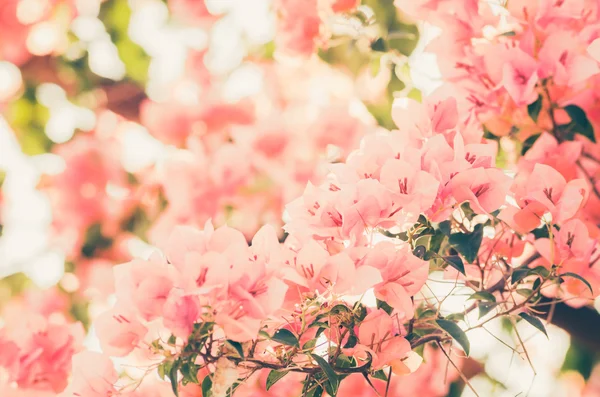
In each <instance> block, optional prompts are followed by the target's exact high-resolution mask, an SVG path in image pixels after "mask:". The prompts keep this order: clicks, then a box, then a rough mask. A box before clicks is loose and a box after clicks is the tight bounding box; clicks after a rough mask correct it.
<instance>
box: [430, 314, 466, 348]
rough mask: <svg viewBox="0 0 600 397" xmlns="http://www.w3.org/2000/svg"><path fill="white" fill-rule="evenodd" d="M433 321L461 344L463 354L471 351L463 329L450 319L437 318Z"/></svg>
mask: <svg viewBox="0 0 600 397" xmlns="http://www.w3.org/2000/svg"><path fill="white" fill-rule="evenodd" d="M435 322H436V323H437V324H438V325H439V326H440V328H441V329H443V330H444V331H446V332H447V333H448V334H450V336H451V337H452V338H453V339H454V340H455V341H457V342H458V343H459V344H460V345H461V346H462V348H463V350H464V351H465V354H466V355H467V356H468V355H469V352H470V351H471V343H470V342H469V338H467V334H465V331H463V330H462V329H461V328H460V327H459V326H458V325H456V324H455V323H453V322H452V321H448V320H444V319H438V320H435Z"/></svg>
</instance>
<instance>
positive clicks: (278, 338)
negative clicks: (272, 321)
mask: <svg viewBox="0 0 600 397" xmlns="http://www.w3.org/2000/svg"><path fill="white" fill-rule="evenodd" d="M271 340H274V341H275V342H279V343H281V344H283V345H288V346H293V347H299V346H300V344H299V343H298V338H296V336H295V335H294V334H292V333H291V332H290V331H288V330H287V329H283V328H282V329H279V330H277V332H275V334H273V336H272V337H271Z"/></svg>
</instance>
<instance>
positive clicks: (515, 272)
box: [510, 269, 531, 284]
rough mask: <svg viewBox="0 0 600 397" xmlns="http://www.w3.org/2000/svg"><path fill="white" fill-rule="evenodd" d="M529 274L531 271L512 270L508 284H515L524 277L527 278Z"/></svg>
mask: <svg viewBox="0 0 600 397" xmlns="http://www.w3.org/2000/svg"><path fill="white" fill-rule="evenodd" d="M530 273H531V269H514V270H513V273H512V275H511V276H510V282H511V283H513V284H516V283H518V282H519V281H521V280H523V279H524V278H525V277H527V276H529V274H530Z"/></svg>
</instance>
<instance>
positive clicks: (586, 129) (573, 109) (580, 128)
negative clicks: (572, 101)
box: [565, 105, 596, 143]
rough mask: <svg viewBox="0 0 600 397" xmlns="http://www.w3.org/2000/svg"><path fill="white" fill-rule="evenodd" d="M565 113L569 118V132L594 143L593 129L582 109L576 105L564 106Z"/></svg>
mask: <svg viewBox="0 0 600 397" xmlns="http://www.w3.org/2000/svg"><path fill="white" fill-rule="evenodd" d="M565 111H566V112H567V114H568V115H569V117H571V123H570V126H569V128H570V130H571V131H573V132H574V133H576V134H580V135H583V136H585V137H586V138H588V139H589V140H590V141H592V142H594V143H596V137H595V135H594V127H593V126H592V124H591V123H590V121H589V120H588V118H587V115H586V114H585V112H584V111H583V109H581V108H580V107H579V106H576V105H567V106H565Z"/></svg>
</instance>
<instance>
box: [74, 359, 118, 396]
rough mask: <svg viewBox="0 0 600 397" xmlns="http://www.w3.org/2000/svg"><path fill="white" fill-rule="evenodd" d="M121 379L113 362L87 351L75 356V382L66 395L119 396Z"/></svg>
mask: <svg viewBox="0 0 600 397" xmlns="http://www.w3.org/2000/svg"><path fill="white" fill-rule="evenodd" d="M118 379H119V375H118V374H117V371H116V370H115V368H114V366H113V363H112V361H111V360H110V359H109V358H108V357H107V356H105V355H103V354H101V353H96V352H91V351H85V352H82V353H79V354H76V355H75V356H73V380H72V382H71V384H70V385H69V387H68V388H67V390H66V391H65V393H64V395H65V397H66V396H76V397H108V396H113V395H118V391H117V389H116V388H115V386H114V384H115V383H116V381H117V380H118Z"/></svg>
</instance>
